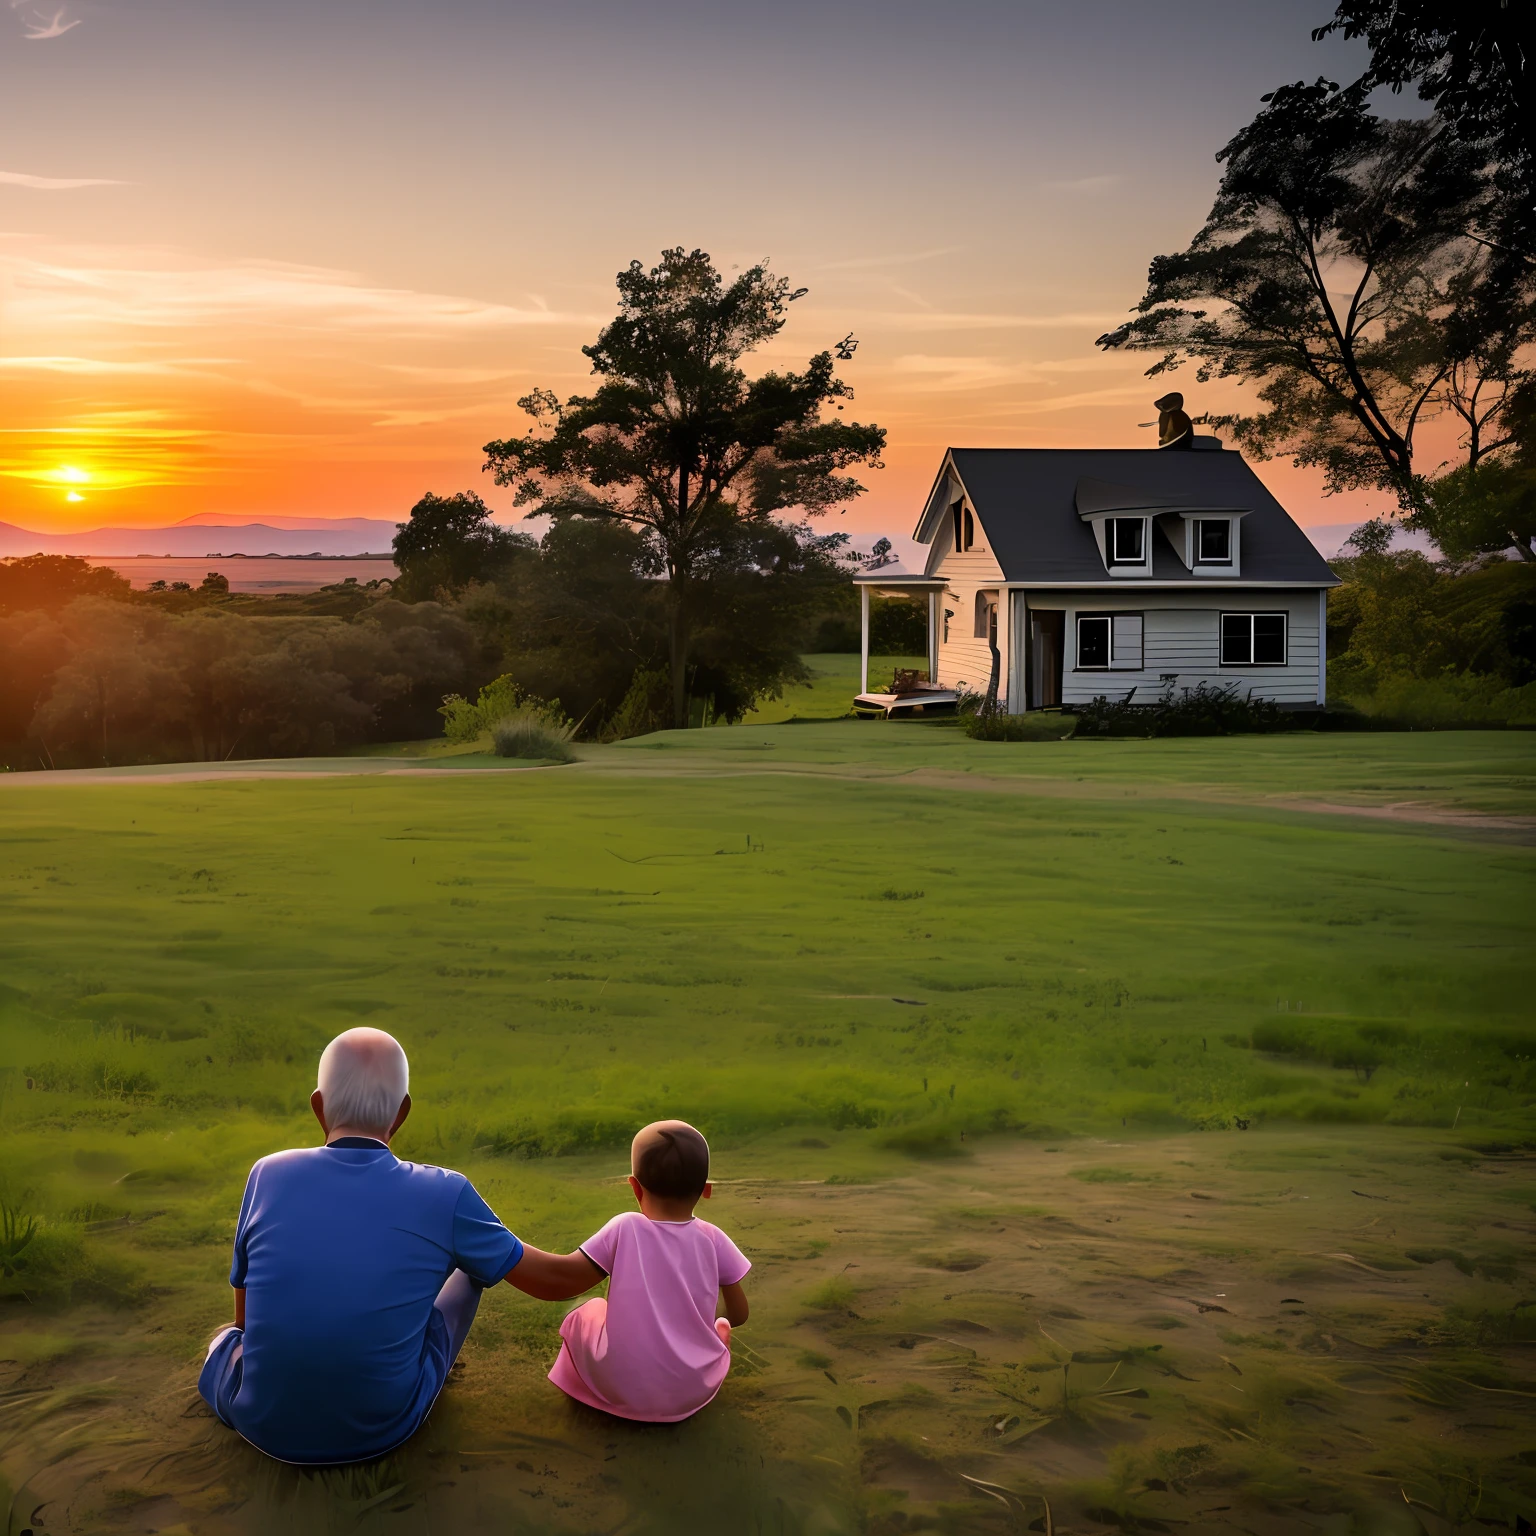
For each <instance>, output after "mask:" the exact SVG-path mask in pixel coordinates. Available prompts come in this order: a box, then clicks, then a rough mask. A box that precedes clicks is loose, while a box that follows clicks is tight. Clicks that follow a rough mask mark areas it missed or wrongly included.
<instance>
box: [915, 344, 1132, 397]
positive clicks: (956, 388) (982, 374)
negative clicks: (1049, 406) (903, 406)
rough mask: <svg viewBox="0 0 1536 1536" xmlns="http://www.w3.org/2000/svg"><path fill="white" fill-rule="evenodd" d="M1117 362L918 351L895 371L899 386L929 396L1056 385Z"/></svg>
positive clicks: (1091, 357)
mask: <svg viewBox="0 0 1536 1536" xmlns="http://www.w3.org/2000/svg"><path fill="white" fill-rule="evenodd" d="M1115 361H1116V360H1115V359H1113V358H1105V357H1103V356H1102V355H1100V354H1098V353H1093V352H1090V353H1087V354H1085V355H1084V356H1083V357H1067V358H1058V359H1053V360H1046V361H1044V362H1022V361H1011V360H1005V359H1001V358H996V357H974V356H934V355H933V354H930V353H925V352H916V353H909V354H908V355H906V356H904V357H898V358H897V359H896V361H895V364H894V371H895V373H896V374H897V375H898V376H899V377H900V378H901V380H902V383H901V385H900V386H899V387H901V388H903V389H905V390H906V391H907V392H909V393H919V394H922V395H925V396H927V395H935V394H952V393H959V392H963V391H966V390H983V389H997V388H1001V387H1004V386H1023V385H1031V384H1032V385H1053V384H1055V383H1056V382H1057V379H1058V378H1059V377H1060V376H1061V375H1063V374H1074V373H1101V372H1106V371H1114V364H1115Z"/></svg>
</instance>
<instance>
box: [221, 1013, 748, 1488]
mask: <svg viewBox="0 0 1536 1536" xmlns="http://www.w3.org/2000/svg"><path fill="white" fill-rule="evenodd" d="M408 1089H409V1068H408V1065H407V1062H406V1058H405V1052H404V1051H403V1050H402V1049H401V1048H400V1045H399V1043H398V1042H397V1041H396V1040H394V1039H393V1038H392V1037H391V1036H389V1035H387V1034H385V1033H384V1032H383V1031H381V1030H376V1029H351V1030H348V1031H346V1033H344V1034H342V1035H338V1036H337V1037H336V1039H334V1040H333V1041H331V1043H330V1044H329V1045H328V1046H327V1047H326V1049H325V1052H324V1054H323V1055H322V1056H321V1058H320V1073H319V1086H318V1087H317V1088H316V1090H315V1092H314V1094H313V1095H312V1096H311V1098H310V1104H311V1106H312V1108H313V1109H314V1112H315V1117H316V1119H318V1120H319V1122H320V1126H321V1129H322V1131H323V1132H324V1133H325V1144H324V1146H321V1147H309V1148H302V1149H297V1150H293V1151H288V1152H278V1153H274V1154H273V1155H272V1156H270V1157H264V1158H262V1159H261V1161H260V1162H258V1163H257V1164H256V1166H255V1167H254V1168H253V1169H252V1170H251V1174H250V1178H249V1179H248V1180H247V1183H246V1189H245V1198H244V1200H243V1201H242V1202H241V1207H240V1218H239V1222H238V1224H237V1226H236V1230H235V1251H234V1261H233V1263H232V1265H231V1268H230V1284H231V1285H232V1286H233V1287H234V1291H235V1322H234V1326H233V1327H230V1328H224V1329H221V1330H220V1332H219V1333H218V1334H217V1335H215V1337H214V1339H213V1342H212V1343H211V1344H210V1345H209V1348H208V1355H207V1359H206V1360H205V1361H204V1364H203V1369H202V1374H201V1376H200V1377H199V1380H198V1390H199V1391H200V1392H201V1393H202V1396H203V1398H204V1399H205V1400H206V1402H207V1403H208V1405H209V1406H210V1407H211V1408H212V1409H213V1411H214V1412H215V1413H216V1414H217V1415H218V1417H219V1418H220V1419H221V1420H222V1421H223V1422H224V1423H225V1424H227V1425H229V1426H230V1427H231V1428H233V1429H235V1430H237V1431H238V1432H239V1433H240V1434H241V1435H242V1436H243V1437H244V1438H245V1439H246V1440H248V1441H250V1443H251V1444H252V1445H254V1446H256V1447H257V1448H258V1449H259V1450H262V1451H264V1452H266V1454H267V1455H269V1456H272V1457H274V1458H276V1459H278V1460H281V1461H288V1462H294V1463H298V1464H302V1465H314V1466H334V1465H338V1464H342V1463H346V1462H355V1461H367V1460H371V1459H372V1458H374V1457H378V1456H382V1455H384V1454H386V1453H387V1452H389V1451H391V1450H393V1449H394V1448H395V1447H396V1446H398V1445H400V1444H402V1443H403V1442H404V1441H405V1440H407V1439H409V1437H410V1436H411V1435H412V1434H414V1433H415V1431H416V1430H417V1429H418V1428H419V1427H420V1425H421V1423H422V1421H423V1420H424V1419H425V1418H426V1416H427V1414H428V1412H429V1411H430V1409H431V1407H432V1404H433V1402H434V1401H435V1400H436V1398H437V1394H438V1393H439V1392H440V1391H441V1390H442V1387H443V1384H444V1382H445V1381H446V1380H447V1378H448V1372H449V1370H450V1369H451V1368H452V1366H453V1363H454V1361H455V1359H456V1358H457V1356H458V1353H459V1350H460V1348H461V1347H462V1345H463V1343H464V1339H465V1337H466V1335H467V1334H468V1333H469V1327H470V1324H471V1323H472V1322H473V1321H474V1317H475V1312H476V1310H477V1309H478V1307H479V1305H480V1294H481V1292H482V1291H483V1290H484V1288H485V1287H486V1286H489V1285H495V1284H497V1283H498V1282H499V1281H501V1280H505V1281H506V1282H507V1283H508V1284H509V1285H513V1286H516V1287H517V1288H518V1289H519V1290H521V1291H524V1292H526V1293H527V1294H528V1295H530V1296H533V1297H536V1298H538V1299H539V1300H543V1301H560V1300H564V1299H566V1298H568V1297H572V1296H577V1295H580V1294H581V1292H583V1291H586V1290H590V1289H591V1288H592V1286H593V1285H594V1284H596V1283H597V1282H598V1281H599V1280H600V1279H601V1278H602V1275H603V1272H604V1266H603V1265H602V1264H601V1263H600V1262H594V1260H593V1259H592V1258H589V1257H588V1255H587V1254H586V1253H584V1252H582V1251H581V1250H580V1249H578V1250H577V1251H576V1252H575V1253H571V1254H563V1255H562V1254H552V1253H544V1252H541V1251H540V1250H539V1249H537V1248H530V1247H526V1246H524V1244H522V1243H521V1242H519V1241H518V1239H517V1238H516V1237H514V1236H513V1235H512V1233H511V1232H510V1231H508V1230H507V1228H506V1227H505V1226H504V1225H503V1224H502V1223H501V1221H500V1220H499V1219H498V1218H497V1217H496V1215H495V1213H494V1212H493V1211H492V1210H491V1208H490V1207H489V1206H488V1205H487V1204H486V1203H485V1201H484V1200H482V1199H481V1198H480V1196H479V1194H477V1193H476V1191H475V1189H474V1186H473V1185H471V1184H470V1182H469V1180H468V1179H466V1178H465V1177H464V1175H463V1174H460V1173H454V1172H451V1171H450V1170H448V1169H444V1168H434V1167H431V1166H430V1165H426V1164H417V1163H406V1162H401V1161H400V1160H399V1159H397V1158H396V1157H395V1155H394V1154H393V1153H392V1152H391V1151H390V1150H389V1142H390V1140H391V1138H392V1137H393V1136H394V1134H395V1132H396V1131H398V1130H399V1129H400V1126H401V1125H402V1124H403V1123H404V1121H405V1118H406V1116H407V1115H408V1114H409V1113H410V1108H411V1099H410V1094H409V1092H408ZM642 1134H644V1133H642ZM693 1135H695V1136H697V1135H698V1133H697V1132H693ZM702 1141H703V1138H702V1137H699V1142H700V1143H702ZM707 1155H708V1154H707V1149H706V1152H705V1157H706V1164H705V1172H706V1175H707ZM631 1182H634V1181H633V1180H632V1181H631ZM706 1192H707V1191H705V1190H703V1189H701V1190H700V1191H698V1193H696V1194H695V1195H694V1197H693V1200H692V1201H687V1202H686V1204H687V1206H688V1212H686V1213H684V1214H683V1215H677V1214H675V1211H674V1206H675V1205H676V1201H675V1200H674V1201H673V1202H672V1203H671V1204H666V1206H665V1210H664V1211H663V1210H661V1209H660V1208H658V1209H657V1211H656V1213H655V1214H652V1215H651V1216H650V1218H649V1219H650V1220H653V1221H658V1222H661V1223H668V1222H673V1223H679V1224H682V1225H687V1215H688V1213H691V1210H692V1205H693V1203H694V1201H696V1200H697V1199H698V1198H699V1195H700V1194H703V1193H706ZM668 1198H669V1197H665V1196H664V1197H663V1201H664V1203H665V1202H666V1201H667V1199H668ZM642 1209H644V1197H642ZM641 1219H642V1220H645V1219H646V1218H643V1217H642V1218H641ZM616 1225H617V1223H616V1222H611V1223H609V1226H608V1227H605V1228H604V1229H603V1232H602V1233H599V1234H598V1238H599V1239H602V1238H604V1237H605V1235H607V1234H610V1233H611V1232H612V1230H613V1228H614V1227H615V1226H616ZM699 1225H700V1226H701V1227H707V1223H701V1224H699ZM714 1230H715V1229H714V1228H708V1231H709V1232H711V1233H713V1232H714ZM718 1235H719V1236H720V1238H721V1241H722V1242H723V1243H724V1244H725V1247H726V1248H728V1249H729V1250H730V1252H731V1254H734V1255H735V1260H733V1261H730V1265H727V1263H726V1262H725V1261H724V1260H722V1262H721V1265H720V1272H721V1274H722V1275H723V1274H724V1273H725V1272H726V1269H727V1267H731V1266H734V1264H735V1261H739V1268H740V1272H741V1273H745V1271H746V1267H747V1265H746V1261H745V1260H744V1259H742V1258H741V1256H740V1254H737V1253H736V1251H735V1249H734V1247H732V1246H731V1244H730V1243H729V1240H728V1239H725V1238H724V1236H723V1234H718ZM589 1246H594V1247H595V1249H596V1252H597V1254H598V1259H599V1260H602V1259H603V1258H605V1257H606V1258H608V1259H609V1261H610V1264H609V1267H613V1268H615V1269H617V1268H619V1267H620V1266H621V1260H622V1258H623V1255H624V1253H625V1251H626V1250H625V1247H624V1245H623V1244H622V1243H619V1242H612V1243H609V1244H608V1245H607V1246H603V1245H602V1244H600V1243H598V1242H597V1240H594V1244H593V1245H589ZM646 1278H647V1280H648V1279H649V1278H650V1277H649V1275H647V1276H646ZM735 1279H736V1280H737V1281H739V1279H740V1274H736V1275H735ZM733 1293H734V1299H728V1314H727V1315H728V1316H729V1317H730V1318H731V1320H732V1321H736V1322H740V1321H744V1320H745V1317H746V1304H745V1299H744V1298H741V1297H740V1290H739V1285H738V1286H735V1287H732V1288H728V1291H727V1295H728V1298H732V1296H733ZM666 1294H667V1296H670V1295H671V1292H667V1293H666ZM691 1294H692V1292H691V1290H690V1295H691ZM590 1305H592V1304H590V1303H589V1306H590ZM597 1305H601V1303H598V1304H597ZM709 1310H710V1312H711V1314H712V1313H713V1295H711V1298H710V1307H709ZM586 1314H587V1309H586V1308H582V1309H579V1312H578V1313H577V1314H573V1315H586ZM663 1316H664V1317H665V1318H667V1319H670V1318H671V1316H672V1314H671V1311H670V1310H669V1309H667V1308H666V1307H665V1306H664V1307H663V1309H662V1311H661V1312H659V1313H658V1317H659V1318H660V1317H663ZM567 1326H568V1327H569V1326H570V1325H569V1321H568V1323H567ZM562 1332H564V1330H562ZM600 1333H601V1330H599V1334H600ZM709 1334H710V1340H711V1341H712V1344H713V1348H706V1349H705V1350H703V1351H702V1352H701V1351H700V1350H699V1349H698V1347H697V1340H694V1339H693V1338H692V1336H691V1335H687V1336H686V1337H685V1334H684V1333H678V1334H676V1335H675V1339H676V1340H677V1341H679V1342H678V1347H679V1348H680V1349H681V1350H682V1351H683V1352H684V1356H685V1357H686V1361H687V1362H688V1363H696V1365H697V1368H698V1373H699V1379H700V1381H703V1380H706V1379H707V1380H709V1381H710V1382H711V1383H712V1384H711V1385H709V1387H708V1390H707V1391H700V1390H698V1389H697V1384H696V1383H695V1384H690V1388H689V1389H688V1390H683V1391H681V1392H676V1393H674V1395H673V1396H672V1397H671V1398H669V1399H668V1401H669V1402H675V1403H683V1402H684V1400H685V1399H686V1401H687V1402H691V1403H692V1405H693V1406H692V1407H689V1408H685V1409H684V1410H683V1411H679V1412H676V1413H665V1412H663V1413H657V1412H654V1411H641V1412H637V1413H631V1414H630V1415H629V1416H630V1417H636V1418H669V1417H675V1418H682V1417H686V1416H687V1414H688V1413H691V1412H694V1411H696V1410H697V1409H698V1408H700V1407H702V1406H703V1405H704V1403H706V1402H707V1401H708V1400H709V1399H710V1397H712V1396H713V1395H714V1392H715V1391H716V1390H717V1389H718V1387H719V1384H720V1380H721V1379H723V1378H724V1375H725V1372H726V1369H727V1368H728V1367H729V1352H728V1349H727V1346H726V1338H728V1332H727V1333H726V1334H723V1335H722V1334H719V1333H716V1332H715V1331H714V1330H713V1328H711V1329H710V1330H709ZM668 1337H669V1338H674V1335H673V1334H669V1335H668ZM706 1357H707V1358H706ZM561 1358H562V1360H563V1359H564V1358H565V1351H564V1350H562V1357H561ZM582 1358H583V1359H586V1358H587V1356H585V1355H583V1356H582ZM557 1369H558V1366H557ZM598 1374H599V1378H600V1379H603V1380H606V1378H603V1377H602V1376H601V1372H599V1373H598ZM684 1375H685V1376H686V1370H685V1371H684ZM624 1379H625V1380H627V1379H628V1378H627V1377H626V1378H624ZM561 1385H562V1386H563V1385H565V1383H564V1382H561ZM567 1390H570V1389H569V1388H567ZM572 1395H574V1396H583V1394H581V1393H579V1392H577V1393H573V1394H572ZM621 1395H622V1390H621ZM653 1396H654V1395H653ZM583 1400H584V1401H588V1402H591V1401H593V1398H592V1396H591V1395H590V1394H588V1395H585V1396H583ZM595 1406H604V1404H602V1403H598V1404H595ZM642 1407H643V1408H646V1409H651V1408H654V1401H653V1400H652V1399H647V1400H646V1403H645V1404H643V1405H642ZM611 1411H618V1412H624V1411H625V1410H624V1408H623V1407H622V1406H618V1404H617V1400H615V1406H614V1407H613V1409H611Z"/></svg>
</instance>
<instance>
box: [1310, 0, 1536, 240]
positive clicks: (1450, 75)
mask: <svg viewBox="0 0 1536 1536" xmlns="http://www.w3.org/2000/svg"><path fill="white" fill-rule="evenodd" d="M1521 16H1525V18H1526V19H1525V20H1524V21H1523V22H1522V21H1521V20H1520V18H1521ZM1333 32H1342V33H1343V34H1344V36H1345V37H1351V38H1354V37H1358V38H1364V39H1365V42H1366V44H1367V45H1368V46H1369V48H1370V50H1371V62H1370V66H1369V67H1368V68H1367V70H1366V72H1365V74H1364V76H1362V78H1361V82H1360V83H1361V85H1362V86H1363V87H1365V88H1366V89H1372V88H1374V87H1377V86H1383V85H1385V86H1389V87H1390V88H1391V89H1392V90H1393V91H1394V92H1396V91H1401V90H1402V89H1403V87H1404V86H1405V85H1415V86H1417V87H1418V94H1419V97H1420V98H1421V99H1422V100H1424V101H1428V102H1431V103H1433V105H1434V108H1435V111H1436V113H1437V114H1438V115H1439V117H1440V118H1441V120H1442V121H1443V122H1445V123H1446V124H1447V125H1448V126H1449V127H1450V128H1451V130H1452V131H1453V132H1454V133H1455V134H1456V135H1457V136H1458V137H1459V138H1461V139H1463V140H1464V141H1466V142H1468V143H1475V144H1481V145H1484V146H1486V148H1487V151H1488V154H1489V157H1490V159H1491V160H1492V161H1493V162H1494V163H1495V166H1496V171H1495V184H1496V186H1497V188H1498V190H1499V192H1500V194H1501V195H1500V197H1499V199H1498V201H1497V203H1496V204H1495V205H1494V206H1493V207H1492V208H1491V209H1490V210H1489V211H1490V214H1491V218H1490V221H1489V226H1488V229H1487V230H1486V231H1485V232H1486V233H1487V234H1488V236H1489V237H1490V238H1491V239H1492V240H1493V241H1494V242H1496V243H1497V244H1498V245H1499V246H1500V247H1502V248H1504V249H1505V250H1507V251H1508V252H1509V253H1510V254H1512V255H1516V256H1519V257H1520V258H1522V259H1523V260H1525V261H1527V262H1528V261H1529V260H1530V257H1531V254H1532V250H1533V247H1536V78H1533V71H1532V60H1531V57H1530V54H1531V18H1530V14H1529V13H1528V12H1527V11H1526V10H1525V9H1524V7H1523V6H1520V5H1512V4H1510V3H1509V0H1455V3H1452V0H1341V3H1340V5H1339V8H1338V10H1337V11H1336V12H1335V13H1334V18H1333V20H1332V21H1330V22H1328V23H1327V24H1326V25H1324V26H1321V27H1318V28H1316V29H1315V30H1314V32H1313V33H1312V36H1313V38H1314V39H1319V40H1320V39H1322V38H1324V37H1327V36H1328V35H1329V34H1330V33H1333Z"/></svg>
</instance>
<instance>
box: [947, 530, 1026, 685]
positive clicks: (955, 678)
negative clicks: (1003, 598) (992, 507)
mask: <svg viewBox="0 0 1536 1536" xmlns="http://www.w3.org/2000/svg"><path fill="white" fill-rule="evenodd" d="M928 574H930V575H933V576H941V577H943V579H944V590H943V592H941V593H940V594H939V612H938V631H939V633H938V659H939V665H938V671H937V673H936V675H935V679H934V680H935V681H936V682H941V683H943V684H944V685H945V686H946V687H948V688H955V687H959V686H960V685H961V684H962V683H963V684H964V685H965V687H966V688H968V689H970V690H972V691H973V692H975V693H982V692H984V691H985V690H986V686H987V679H988V678H989V677H990V676H991V675H992V652H991V650H990V649H989V648H988V646H987V642H986V641H985V640H984V639H981V640H978V639H977V638H976V594H977V593H978V592H979V591H982V590H988V591H997V590H998V589H999V588H1000V587H1001V585H1002V581H1003V573H1002V569H1001V568H1000V567H999V565H998V563H997V557H996V556H995V555H994V554H993V553H992V551H991V550H990V549H989V548H986V547H985V541H984V538H983V534H982V528H981V524H980V519H978V520H977V527H976V543H975V544H974V545H973V546H972V547H971V548H970V549H968V550H965V551H964V552H961V553H957V552H956V550H955V548H954V535H953V532H952V529H951V527H950V522H949V519H948V518H946V519H944V522H943V524H942V525H941V526H940V529H939V532H938V535H937V537H936V538H935V539H934V550H933V554H932V556H931V557H930V559H929V561H928ZM946 608H947V609H950V610H952V612H953V615H954V616H953V617H952V618H951V619H950V621H949V639H948V640H945V638H944V610H945V609H946ZM1006 615H1007V608H1006V605H1004V606H1003V608H1002V610H1001V611H1000V612H999V615H998V626H997V644H998V650H999V651H1000V652H1001V653H1002V669H1001V673H1000V676H999V679H998V691H999V692H1002V691H1003V690H1004V689H1006V687H1007V686H1008V621H1007V616H1006Z"/></svg>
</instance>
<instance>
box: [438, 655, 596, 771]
mask: <svg viewBox="0 0 1536 1536" xmlns="http://www.w3.org/2000/svg"><path fill="white" fill-rule="evenodd" d="M438 714H440V715H441V716H442V717H443V735H444V736H445V737H447V739H448V740H449V741H457V742H462V743H468V742H472V741H478V740H479V739H480V738H481V737H482V736H484V735H486V734H487V733H488V732H492V731H494V730H495V729H496V727H497V726H498V725H500V724H501V723H502V721H504V720H509V719H521V718H523V717H528V718H530V719H532V718H537V719H539V720H543V721H544V722H546V723H547V724H548V726H549V728H550V729H551V730H553V731H556V732H558V731H561V730H565V731H566V732H567V734H568V735H569V734H570V733H569V724H570V722H569V721H568V720H567V719H566V717H565V713H564V711H563V710H562V709H561V708H560V701H559V700H558V699H557V700H555V701H554V702H553V703H551V702H550V701H549V700H547V699H540V698H535V697H534V696H533V695H532V694H531V693H524V692H523V691H522V689H521V688H519V687H518V686H517V684H516V683H515V682H514V681H513V680H512V678H511V676H510V675H508V674H506V673H503V674H502V675H501V676H500V677H498V678H495V679H494V680H493V681H491V682H489V683H487V684H486V685H485V687H483V688H482V689H481V690H480V692H479V694H478V695H477V697H476V699H475V702H474V703H473V704H471V703H470V702H469V700H468V699H466V698H465V697H464V696H463V694H460V693H450V694H449V695H448V697H447V698H445V699H444V700H443V702H442V706H441V707H440V708H439V709H438ZM507 755H508V754H507V753H502V754H501V756H503V757H505V756H507ZM511 755H512V756H514V757H517V756H523V755H524V754H522V753H513V754H511Z"/></svg>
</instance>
